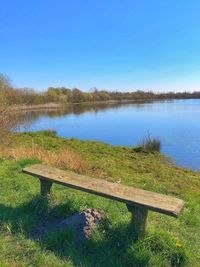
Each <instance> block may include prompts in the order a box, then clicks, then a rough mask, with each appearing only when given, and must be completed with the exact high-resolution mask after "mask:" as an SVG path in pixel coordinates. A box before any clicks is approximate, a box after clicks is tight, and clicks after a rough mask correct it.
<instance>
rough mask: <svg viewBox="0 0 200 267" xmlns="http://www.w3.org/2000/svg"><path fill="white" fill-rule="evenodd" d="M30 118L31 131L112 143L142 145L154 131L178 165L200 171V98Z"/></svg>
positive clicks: (78, 109)
mask: <svg viewBox="0 0 200 267" xmlns="http://www.w3.org/2000/svg"><path fill="white" fill-rule="evenodd" d="M26 118H27V120H28V121H29V123H30V127H29V128H28V131H38V130H44V129H52V130H55V131H56V132H57V134H58V135H59V136H62V137H67V138H78V139H81V140H97V141H102V142H105V143H109V144H112V145H122V146H138V145H139V144H140V143H141V141H143V140H144V139H145V138H146V137H147V136H148V135H149V134H150V135H151V136H152V137H155V138H158V139H159V140H160V141H161V144H162V148H161V151H162V153H164V154H166V155H168V156H170V157H172V158H173V159H174V160H175V163H176V164H177V165H180V166H185V167H188V168H191V169H193V170H200V100H196V99H195V100H193V99H192V100H172V101H171V100H170V101H152V102H146V103H144V102H141V103H126V104H125V103H124V104H122V103H121V104H116V103H113V104H95V105H92V104H90V105H73V106H69V107H67V108H66V109H65V110H48V111H47V110H43V111H33V112H28V113H26ZM21 130H22V131H24V128H23V127H22V129H21Z"/></svg>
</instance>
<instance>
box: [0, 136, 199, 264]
mask: <svg viewBox="0 0 200 267" xmlns="http://www.w3.org/2000/svg"><path fill="white" fill-rule="evenodd" d="M33 143H34V144H37V145H39V146H41V147H43V148H45V149H47V150H50V151H55V150H58V151H59V150H60V149H64V148H70V149H72V150H74V151H75V152H77V153H79V154H80V155H81V156H82V157H83V159H85V161H86V165H87V168H86V170H85V171H84V173H86V174H88V175H90V176H92V177H97V178H100V179H106V180H109V181H112V182H119V183H122V184H127V185H130V186H134V187H139V188H144V189H147V190H151V191H156V192H160V193H164V194H169V195H174V196H177V197H179V198H182V199H183V200H184V201H185V202H186V207H185V210H184V212H183V213H182V214H181V216H180V218H179V219H178V220H177V219H174V218H171V217H168V216H165V215H161V214H158V213H153V212H150V213H149V223H148V235H147V237H146V238H145V239H144V240H142V241H139V242H134V240H133V239H132V238H131V234H130V233H131V229H130V224H129V222H130V214H129V212H128V211H127V210H126V207H125V205H124V204H121V203H118V202H115V201H111V200H107V199H104V198H101V197H97V196H93V195H91V194H87V193H83V192H80V191H77V190H72V189H68V188H66V187H63V186H59V185H54V188H53V194H52V197H51V199H50V200H49V201H47V200H46V199H44V198H42V197H41V196H40V195H39V183H38V180H37V179H35V178H32V177H30V176H28V175H26V174H23V173H22V172H21V170H22V168H23V167H24V166H26V165H29V164H34V163H37V162H38V161H37V160H35V159H26V158H25V159H21V160H18V161H14V160H12V159H8V160H5V159H4V160H1V161H0V177H1V178H0V235H1V238H0V251H1V253H0V266H20V267H21V266H87V267H90V266H91V267H93V266H95V267H98V266H99V267H100V266H101V267H102V266H108V267H111V266H113V267H118V266H119V267H124V266H130V267H132V266H137V267H138V266H156V267H157V266H159V267H160V266H163V267H164V266H165V267H168V266H174V267H175V266H177V267H178V266H200V264H199V263H200V173H199V172H194V171H191V170H187V169H184V168H180V167H177V166H174V165H172V163H171V162H170V160H169V159H168V158H166V157H165V156H163V155H161V154H159V153H157V152H155V153H147V152H145V151H143V150H141V149H134V148H130V147H113V146H110V145H107V144H103V143H100V142H93V141H80V140H76V139H64V138H59V137H57V136H56V134H55V133H53V132H48V131H46V132H37V133H23V134H18V135H17V142H16V144H15V146H20V145H22V144H23V145H25V146H27V147H30V146H31V145H32V144H33ZM85 207H90V208H97V209H103V210H104V211H105V212H106V213H107V219H105V220H104V221H103V222H102V223H101V225H100V226H99V227H98V229H97V230H96V231H95V232H94V234H93V236H92V239H91V240H90V241H88V242H86V243H85V244H77V243H75V241H74V235H73V229H70V230H68V231H62V232H56V233H52V235H49V236H47V237H45V238H43V239H42V240H41V241H40V242H36V241H33V240H31V239H30V231H31V229H32V228H33V227H34V226H35V225H37V223H38V222H39V221H40V219H41V217H46V219H48V220H53V219H54V218H64V217H67V216H69V215H71V214H73V213H74V212H77V211H81V210H82V209H84V208H85Z"/></svg>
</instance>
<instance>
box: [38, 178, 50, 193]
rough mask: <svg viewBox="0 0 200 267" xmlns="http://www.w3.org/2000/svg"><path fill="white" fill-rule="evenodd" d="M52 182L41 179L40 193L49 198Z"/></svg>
mask: <svg viewBox="0 0 200 267" xmlns="http://www.w3.org/2000/svg"><path fill="white" fill-rule="evenodd" d="M51 187H52V182H49V181H46V180H42V179H40V192H41V195H42V196H49V195H50V193H51Z"/></svg>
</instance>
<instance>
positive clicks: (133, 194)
mask: <svg viewBox="0 0 200 267" xmlns="http://www.w3.org/2000/svg"><path fill="white" fill-rule="evenodd" d="M23 172H25V173H27V174H30V175H33V176H36V177H38V178H42V179H43V180H46V181H51V182H54V183H58V184H62V185H65V186H68V187H71V188H75V189H79V190H82V191H85V192H88V193H92V194H95V195H99V196H103V197H106V198H110V199H114V200H117V201H121V202H124V203H126V204H128V205H130V206H134V205H139V206H142V207H144V208H147V209H149V210H152V211H156V212H160V213H164V214H167V215H170V216H173V217H178V215H179V213H180V212H181V210H182V209H183V207H184V202H183V201H182V200H180V199H177V198H175V197H171V196H167V195H163V194H158V193H154V192H149V191H146V190H142V189H137V188H133V187H130V186H125V185H121V184H117V183H111V182H108V181H105V180H100V179H95V178H91V177H87V176H84V175H79V174H76V173H74V172H71V171H63V170H59V169H56V168H53V167H50V166H46V165H42V164H37V165H32V166H29V167H26V168H24V169H23Z"/></svg>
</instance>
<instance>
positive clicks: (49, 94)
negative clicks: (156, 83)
mask: <svg viewBox="0 0 200 267" xmlns="http://www.w3.org/2000/svg"><path fill="white" fill-rule="evenodd" d="M195 98H198V99H199V98H200V92H177V93H176V92H162V93H161V92H160V93H155V92H152V91H142V90H138V91H134V92H124V91H123V92H120V91H117V90H116V91H107V90H98V89H97V88H92V89H90V90H89V91H88V92H84V91H81V90H80V89H78V88H72V89H69V88H66V87H49V88H47V90H44V91H42V92H39V91H35V90H33V89H30V88H14V87H13V86H12V83H11V82H10V80H9V78H8V77H7V76H5V75H0V102H5V103H7V104H8V105H27V106H30V105H41V104H47V103H60V104H67V103H68V104H69V103H83V102H102V101H104V102H105V101H146V100H162V99H195Z"/></svg>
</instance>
